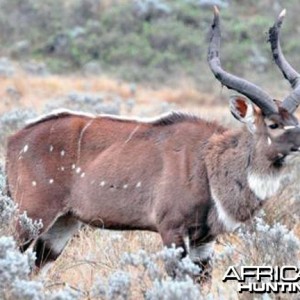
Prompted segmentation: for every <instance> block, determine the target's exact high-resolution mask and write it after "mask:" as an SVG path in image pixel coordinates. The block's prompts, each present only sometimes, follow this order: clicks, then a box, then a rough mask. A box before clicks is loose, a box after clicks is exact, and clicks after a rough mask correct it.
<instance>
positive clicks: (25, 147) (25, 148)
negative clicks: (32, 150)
mask: <svg viewBox="0 0 300 300" xmlns="http://www.w3.org/2000/svg"><path fill="white" fill-rule="evenodd" d="M27 151H28V145H25V146H24V148H23V152H24V153H26V152H27Z"/></svg>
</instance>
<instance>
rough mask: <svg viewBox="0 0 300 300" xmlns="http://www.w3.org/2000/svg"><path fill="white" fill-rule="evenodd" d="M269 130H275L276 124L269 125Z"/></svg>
mask: <svg viewBox="0 0 300 300" xmlns="http://www.w3.org/2000/svg"><path fill="white" fill-rule="evenodd" d="M269 128H271V129H276V128H278V124H276V123H274V124H271V125H269Z"/></svg>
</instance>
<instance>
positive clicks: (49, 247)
mask: <svg viewBox="0 0 300 300" xmlns="http://www.w3.org/2000/svg"><path fill="white" fill-rule="evenodd" d="M283 16H284V13H281V14H280V15H279V17H278V18H277V20H276V22H275V24H274V26H273V27H272V28H271V29H270V42H271V49H272V53H273V56H274V59H275V62H276V64H277V65H278V67H279V69H280V70H281V71H282V72H283V74H284V76H285V77H286V78H287V80H288V81H289V82H290V84H291V85H292V87H293V90H292V92H291V94H289V95H288V96H287V97H286V98H285V99H283V101H277V100H276V101H275V100H274V99H273V98H272V97H271V96H269V94H268V93H266V92H265V91H263V90H262V89H261V88H260V87H258V86H256V85H255V84H253V83H250V82H249V81H247V80H245V79H242V78H239V77H237V76H234V75H232V74H229V73H228V72H226V71H225V70H224V69H223V68H222V66H221V62H220V57H219V53H220V39H221V34H220V20H219V12H218V10H217V9H216V8H215V11H214V19H213V23H212V28H211V37H210V41H209V50H208V63H209V66H210V69H211V71H212V73H213V74H214V75H215V77H216V78H217V79H218V80H219V81H220V82H221V83H222V85H224V86H226V87H228V88H229V89H233V90H235V91H236V92H238V93H239V95H237V96H233V97H232V98H231V100H230V110H231V113H232V114H233V116H234V117H235V118H236V119H237V120H238V121H240V122H242V123H244V126H242V127H240V128H238V129H228V128H225V127H223V126H222V125H220V124H218V123H215V122H209V121H207V120H203V119H201V118H198V117H196V116H191V115H186V114H183V113H170V114H168V115H165V116H161V117H158V118H157V119H153V120H147V121H146V120H138V119H127V118H122V117H115V116H109V115H87V114H84V113H75V112H71V111H58V112H53V113H51V114H49V115H47V116H42V117H41V118H39V119H38V120H34V121H32V122H30V123H28V124H27V126H26V127H24V128H23V129H21V130H20V131H18V132H17V133H15V134H14V135H12V136H11V137H10V138H9V140H8V146H7V159H6V171H7V180H8V189H9V192H10V195H11V197H12V198H13V199H14V201H15V202H16V203H17V204H18V206H19V208H20V211H21V212H22V211H26V212H27V215H28V216H29V217H30V218H32V219H33V220H39V219H41V220H42V222H43V228H42V230H41V232H40V235H39V236H38V237H37V238H36V239H34V240H31V239H30V238H29V236H28V234H27V233H26V232H25V231H24V230H23V229H22V228H21V227H20V226H18V225H17V231H18V236H19V241H20V247H21V249H22V250H23V251H25V250H26V249H27V248H28V247H29V245H30V244H32V246H33V248H34V250H35V251H36V255H37V259H36V266H37V267H38V268H41V267H43V266H44V265H45V264H46V263H48V262H51V261H54V260H55V259H56V258H57V257H58V256H59V255H60V254H61V252H62V251H63V249H64V248H65V246H66V244H67V243H68V241H69V240H70V239H71V238H72V236H73V235H74V234H75V233H76V232H77V230H78V228H79V227H80V225H81V224H82V223H84V224H88V225H91V226H95V227H99V228H106V229H116V230H148V231H154V232H158V233H159V234H160V236H161V239H162V242H163V244H164V245H166V246H171V245H172V244H174V245H175V246H176V247H182V248H183V249H184V252H183V255H189V256H190V257H191V259H192V260H193V261H194V262H195V263H197V264H199V265H200V266H201V267H202V273H201V274H202V275H201V274H199V276H200V278H201V276H203V274H206V275H207V276H208V277H209V272H208V271H209V270H210V269H211V267H210V259H211V256H212V254H213V244H214V240H215V239H216V237H217V236H218V235H219V234H221V233H224V232H229V231H233V230H234V229H235V228H236V227H237V226H239V224H241V223H243V222H245V221H247V220H249V219H250V218H251V217H252V216H253V215H254V214H255V212H257V211H258V210H259V209H260V208H261V207H262V206H263V205H264V203H265V202H266V200H267V199H268V198H270V197H272V196H274V195H276V194H277V193H278V192H279V190H280V187H281V182H282V179H283V178H284V177H285V176H286V174H287V172H290V171H291V168H292V167H293V165H294V164H295V161H297V159H296V158H297V156H298V155H299V147H300V126H299V122H298V120H297V118H296V117H295V115H294V114H293V113H294V111H295V110H296V108H297V106H298V105H299V103H300V80H299V78H300V76H299V74H298V73H297V72H296V71H295V70H294V69H293V68H292V67H291V65H290V64H289V63H288V62H287V61H286V59H285V58H284V56H283V54H282V51H281V48H280V44H279V31H280V26H281V23H282V19H283Z"/></svg>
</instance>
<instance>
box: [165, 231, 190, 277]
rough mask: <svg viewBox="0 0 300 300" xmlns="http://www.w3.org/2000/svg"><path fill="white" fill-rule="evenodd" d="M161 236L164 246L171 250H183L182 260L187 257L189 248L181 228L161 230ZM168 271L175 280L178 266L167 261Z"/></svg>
mask: <svg viewBox="0 0 300 300" xmlns="http://www.w3.org/2000/svg"><path fill="white" fill-rule="evenodd" d="M160 235H161V238H162V241H163V244H164V246H166V247H168V248H171V247H174V246H175V247H176V248H182V249H183V252H182V253H181V258H183V257H185V256H186V255H187V253H188V252H187V246H186V244H185V240H184V234H183V230H182V229H181V228H169V227H168V228H166V227H165V228H163V229H161V230H160ZM165 267H166V271H167V273H168V274H169V276H172V277H173V278H175V277H176V264H174V263H172V262H170V263H168V262H167V261H166V264H165Z"/></svg>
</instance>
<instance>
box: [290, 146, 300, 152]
mask: <svg viewBox="0 0 300 300" xmlns="http://www.w3.org/2000/svg"><path fill="white" fill-rule="evenodd" d="M290 151H291V152H298V151H300V150H299V148H296V147H292V148H291V150H290Z"/></svg>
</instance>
